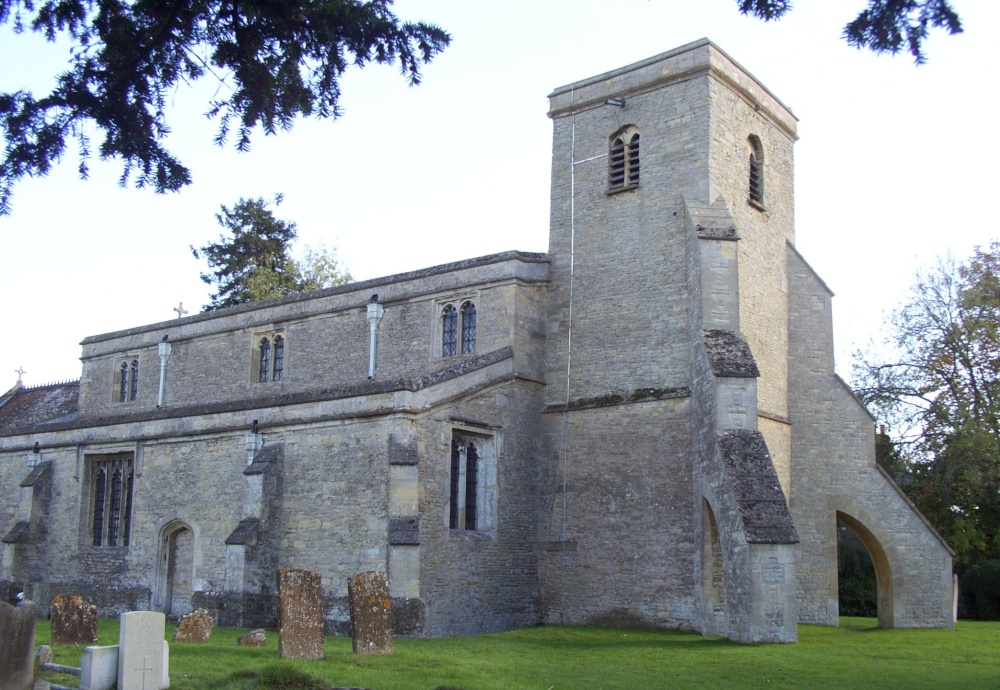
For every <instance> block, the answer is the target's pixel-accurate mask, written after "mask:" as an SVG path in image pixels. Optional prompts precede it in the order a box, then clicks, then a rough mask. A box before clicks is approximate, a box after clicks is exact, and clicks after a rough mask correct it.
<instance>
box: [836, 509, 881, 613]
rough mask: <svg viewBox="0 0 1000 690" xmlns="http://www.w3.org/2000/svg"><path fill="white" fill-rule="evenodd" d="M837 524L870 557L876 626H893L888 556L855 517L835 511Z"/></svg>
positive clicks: (870, 532) (873, 536)
mask: <svg viewBox="0 0 1000 690" xmlns="http://www.w3.org/2000/svg"><path fill="white" fill-rule="evenodd" d="M837 525H838V527H839V526H840V525H844V526H846V527H847V528H848V529H849V530H850V531H851V532H853V533H854V535H855V536H857V538H858V539H860V540H861V543H862V544H864V547H865V549H866V550H867V551H868V555H869V557H870V558H871V562H872V566H873V567H874V568H875V586H876V590H877V594H876V597H875V601H876V606H877V610H878V627H880V628H892V627H893V610H892V607H893V590H892V588H893V584H892V569H891V568H890V566H889V558H888V557H887V556H886V553H885V549H883V548H882V544H881V543H879V540H878V539H876V538H875V535H874V534H872V531H871V530H870V529H868V527H866V526H865V525H864V523H862V522H861V521H860V520H858V519H857V518H855V517H853V516H851V515H848V514H847V513H842V512H840V511H839V510H838V511H837Z"/></svg>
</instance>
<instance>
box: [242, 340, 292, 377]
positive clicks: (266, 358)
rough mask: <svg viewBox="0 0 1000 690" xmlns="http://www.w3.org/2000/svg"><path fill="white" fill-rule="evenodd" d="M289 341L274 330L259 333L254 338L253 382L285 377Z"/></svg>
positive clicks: (251, 375)
mask: <svg viewBox="0 0 1000 690" xmlns="http://www.w3.org/2000/svg"><path fill="white" fill-rule="evenodd" d="M287 349H288V348H287V341H286V339H285V336H284V335H278V334H276V333H274V332H271V333H267V334H261V333H257V334H256V335H255V336H254V340H253V350H252V354H253V356H252V360H253V361H252V362H251V369H250V371H251V374H250V380H251V382H253V383H269V382H273V381H282V380H283V379H284V378H285V355H286V354H287Z"/></svg>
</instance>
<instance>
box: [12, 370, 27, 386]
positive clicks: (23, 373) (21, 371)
mask: <svg viewBox="0 0 1000 690" xmlns="http://www.w3.org/2000/svg"><path fill="white" fill-rule="evenodd" d="M14 373H15V374H17V385H19V386H20V385H21V377H22V376H24V375H25V374H27V373H28V372H26V371H25V370H24V367H22V366H19V367H18V368H17V369H15V370H14Z"/></svg>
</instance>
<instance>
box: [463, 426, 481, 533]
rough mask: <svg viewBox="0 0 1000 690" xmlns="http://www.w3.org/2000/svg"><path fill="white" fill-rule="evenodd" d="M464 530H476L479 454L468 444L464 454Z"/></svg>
mask: <svg viewBox="0 0 1000 690" xmlns="http://www.w3.org/2000/svg"><path fill="white" fill-rule="evenodd" d="M465 463H466V464H465V529H476V512H477V505H476V492H477V491H478V486H479V453H477V452H476V446H475V444H473V443H470V444H469V449H468V450H467V451H466V454H465Z"/></svg>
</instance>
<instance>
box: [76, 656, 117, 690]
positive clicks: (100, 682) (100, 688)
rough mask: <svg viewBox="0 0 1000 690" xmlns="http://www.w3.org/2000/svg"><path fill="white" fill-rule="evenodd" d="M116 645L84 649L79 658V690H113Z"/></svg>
mask: <svg viewBox="0 0 1000 690" xmlns="http://www.w3.org/2000/svg"><path fill="white" fill-rule="evenodd" d="M117 683H118V645H112V646H110V647H85V648H84V650H83V655H82V656H81V657H80V690H115V685H117Z"/></svg>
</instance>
